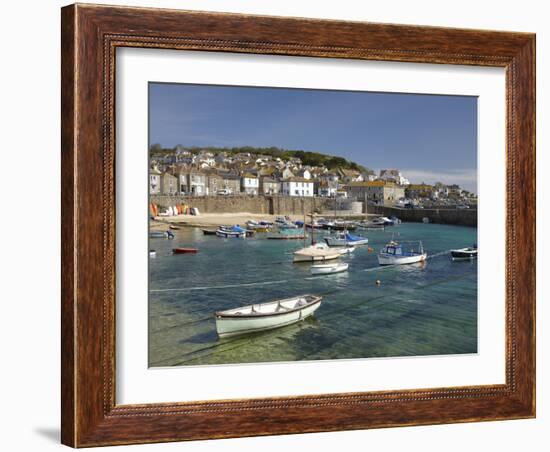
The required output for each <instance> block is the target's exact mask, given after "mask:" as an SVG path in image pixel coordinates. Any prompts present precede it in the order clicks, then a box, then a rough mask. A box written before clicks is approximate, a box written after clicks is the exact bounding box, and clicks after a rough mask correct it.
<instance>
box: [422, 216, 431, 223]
mask: <svg viewBox="0 0 550 452" xmlns="http://www.w3.org/2000/svg"><path fill="white" fill-rule="evenodd" d="M422 223H430V219H429V218H428V217H422Z"/></svg>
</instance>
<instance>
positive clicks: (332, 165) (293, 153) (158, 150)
mask: <svg viewBox="0 0 550 452" xmlns="http://www.w3.org/2000/svg"><path fill="white" fill-rule="evenodd" d="M184 149H186V150H188V151H190V152H192V153H194V154H198V153H199V152H200V151H203V150H206V151H210V152H212V153H213V154H218V153H220V152H225V153H226V154H239V153H250V154H256V155H269V156H271V157H275V158H276V157H279V158H280V159H281V160H289V159H291V158H299V159H300V160H301V161H302V164H304V165H309V166H325V167H326V168H328V169H331V170H332V169H337V168H343V169H353V170H357V171H360V172H362V173H372V170H370V169H369V168H365V167H364V166H361V165H359V164H358V163H355V162H352V161H349V160H347V159H345V158H343V157H337V156H335V155H328V154H323V153H321V152H312V151H303V150H293V149H281V148H277V147H267V148H258V147H252V146H241V147H232V148H220V147H211V146H207V147H185V148H184ZM175 152H176V148H162V147H161V146H160V145H155V144H154V145H152V146H151V148H150V156H151V158H154V157H155V156H159V157H160V156H165V155H169V154H171V153H175Z"/></svg>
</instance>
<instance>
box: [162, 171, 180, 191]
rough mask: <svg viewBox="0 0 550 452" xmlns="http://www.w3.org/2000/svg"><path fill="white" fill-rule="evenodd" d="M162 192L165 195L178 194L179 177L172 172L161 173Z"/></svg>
mask: <svg viewBox="0 0 550 452" xmlns="http://www.w3.org/2000/svg"><path fill="white" fill-rule="evenodd" d="M160 192H161V193H162V194H163V195H177V194H178V178H177V177H175V176H173V175H172V174H170V173H162V174H161V175H160Z"/></svg>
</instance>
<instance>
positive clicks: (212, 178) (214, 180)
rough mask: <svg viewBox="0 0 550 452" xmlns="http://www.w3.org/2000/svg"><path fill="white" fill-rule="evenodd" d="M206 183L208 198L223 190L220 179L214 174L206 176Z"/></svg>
mask: <svg viewBox="0 0 550 452" xmlns="http://www.w3.org/2000/svg"><path fill="white" fill-rule="evenodd" d="M207 181H208V184H207V187H206V194H207V195H209V196H215V195H216V194H217V193H218V190H221V189H222V188H224V187H223V179H222V177H221V176H220V175H218V174H216V173H214V172H212V173H209V174H208V175H207Z"/></svg>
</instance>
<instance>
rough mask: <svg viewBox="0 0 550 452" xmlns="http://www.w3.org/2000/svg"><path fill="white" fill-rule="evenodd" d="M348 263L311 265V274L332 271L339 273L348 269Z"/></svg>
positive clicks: (328, 273)
mask: <svg viewBox="0 0 550 452" xmlns="http://www.w3.org/2000/svg"><path fill="white" fill-rule="evenodd" d="M348 267H349V264H345V263H338V264H321V265H312V266H311V274H312V275H332V274H334V273H341V272H345V271H347V270H348Z"/></svg>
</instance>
